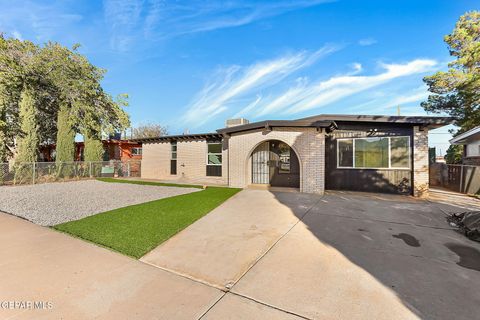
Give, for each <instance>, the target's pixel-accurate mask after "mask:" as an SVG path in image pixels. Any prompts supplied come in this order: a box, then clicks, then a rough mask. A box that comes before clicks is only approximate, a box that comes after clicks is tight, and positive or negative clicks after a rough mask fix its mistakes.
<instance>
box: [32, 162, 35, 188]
mask: <svg viewBox="0 0 480 320" xmlns="http://www.w3.org/2000/svg"><path fill="white" fill-rule="evenodd" d="M32 184H35V162H33V163H32Z"/></svg>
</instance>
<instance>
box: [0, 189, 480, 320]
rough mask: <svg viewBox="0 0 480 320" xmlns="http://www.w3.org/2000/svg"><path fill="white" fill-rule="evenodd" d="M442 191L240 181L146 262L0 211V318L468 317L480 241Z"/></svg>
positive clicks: (478, 278)
mask: <svg viewBox="0 0 480 320" xmlns="http://www.w3.org/2000/svg"><path fill="white" fill-rule="evenodd" d="M442 202H443V203H436V202H426V201H422V200H415V199H412V198H409V197H403V196H389V195H377V194H360V193H342V192H333V193H328V194H326V195H325V196H323V197H322V196H315V195H306V194H299V193H285V192H268V191H264V190H244V191H242V192H240V193H239V194H237V195H236V196H234V197H233V198H231V199H230V200H228V201H227V202H225V203H224V204H222V205H221V206H219V207H218V208H217V209H215V210H214V211H212V212H211V213H210V214H208V215H207V216H205V217H203V218H202V219H200V220H198V221H197V222H196V223H194V224H193V225H191V226H190V227H188V228H187V229H185V230H184V231H182V232H180V233H179V234H178V235H177V236H175V237H173V238H171V239H170V240H169V241H167V242H165V243H164V244H162V245H161V246H159V247H158V248H156V249H155V250H153V251H152V252H150V253H149V254H147V255H146V256H145V257H143V258H142V259H141V261H142V262H141V261H136V260H133V259H130V258H127V257H124V256H122V255H120V254H117V253H114V252H110V251H108V250H106V249H103V248H99V247H97V246H94V245H92V244H89V243H86V242H84V241H81V240H78V239H74V238H71V237H69V236H67V235H64V234H61V233H58V232H55V231H53V230H50V229H47V228H43V227H39V226H36V225H33V224H31V223H29V222H26V221H22V220H21V219H19V218H15V217H12V216H8V215H4V214H0V255H1V257H2V259H1V260H0V279H1V281H0V319H4V318H6V319H9V318H12V319H31V318H36V319H51V318H54V319H58V318H65V319H90V318H92V319H93V318H95V319H132V318H136V319H416V318H424V319H468V318H472V319H473V318H476V317H477V315H478V305H480V293H478V290H477V289H476V284H477V283H480V244H478V243H475V242H472V241H470V240H468V239H466V238H464V237H463V235H460V234H458V233H457V232H455V231H454V230H451V229H450V228H449V227H448V224H447V223H446V222H445V220H444V213H443V212H444V211H445V212H446V211H448V210H450V209H451V210H452V211H453V210H454V211H458V210H460V207H458V206H457V207H450V206H449V205H448V204H446V203H444V202H445V201H442ZM4 301H7V302H8V301H17V302H18V301H26V302H28V301H37V302H38V301H46V302H51V303H52V308H51V309H46V310H32V309H28V308H27V310H25V309H24V308H10V307H8V305H6V304H5V303H4ZM5 306H7V308H5Z"/></svg>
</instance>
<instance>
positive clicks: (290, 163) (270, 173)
mask: <svg viewBox="0 0 480 320" xmlns="http://www.w3.org/2000/svg"><path fill="white" fill-rule="evenodd" d="M251 166H252V170H251V183H252V184H265V185H270V186H272V187H290V188H299V187H300V163H299V161H298V156H297V154H296V153H295V151H294V150H293V149H292V148H291V147H290V146H289V145H288V144H287V143H285V142H283V141H280V140H268V141H264V142H262V143H260V144H259V145H258V146H257V147H256V148H255V149H254V150H253V152H252V156H251Z"/></svg>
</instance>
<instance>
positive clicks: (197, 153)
mask: <svg viewBox="0 0 480 320" xmlns="http://www.w3.org/2000/svg"><path fill="white" fill-rule="evenodd" d="M170 158H171V145H170V142H156V143H144V144H143V156H142V178H146V179H160V180H184V181H188V182H196V183H199V184H201V183H205V184H209V183H211V184H227V177H228V150H226V148H225V147H224V148H223V151H222V158H223V163H222V176H221V177H210V176H207V175H206V170H207V169H206V165H207V141H206V140H194V141H178V142H177V174H176V175H171V174H170V160H171V159H170Z"/></svg>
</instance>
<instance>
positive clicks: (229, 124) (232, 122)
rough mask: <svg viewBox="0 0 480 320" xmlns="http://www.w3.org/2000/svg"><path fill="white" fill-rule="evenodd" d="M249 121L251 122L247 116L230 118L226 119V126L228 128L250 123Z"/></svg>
mask: <svg viewBox="0 0 480 320" xmlns="http://www.w3.org/2000/svg"><path fill="white" fill-rule="evenodd" d="M248 123H250V121H248V120H247V119H245V118H237V119H228V120H227V121H225V126H226V127H227V128H230V127H235V126H241V125H243V124H248Z"/></svg>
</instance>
